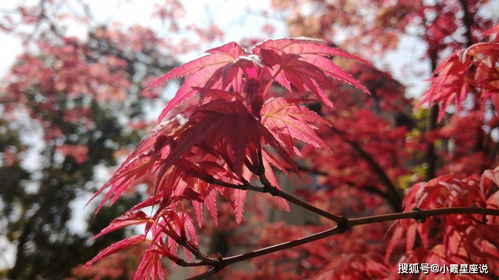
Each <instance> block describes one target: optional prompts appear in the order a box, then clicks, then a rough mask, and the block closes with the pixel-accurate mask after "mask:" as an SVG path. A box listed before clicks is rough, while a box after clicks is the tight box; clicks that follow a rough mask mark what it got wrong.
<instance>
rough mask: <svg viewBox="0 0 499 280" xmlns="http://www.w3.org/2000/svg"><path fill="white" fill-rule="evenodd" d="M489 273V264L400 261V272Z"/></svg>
mask: <svg viewBox="0 0 499 280" xmlns="http://www.w3.org/2000/svg"><path fill="white" fill-rule="evenodd" d="M430 272H431V273H435V274H438V273H441V274H447V273H448V274H488V273H489V267H488V265H487V264H442V265H439V264H429V263H399V264H398V274H420V273H424V274H429V273H430Z"/></svg>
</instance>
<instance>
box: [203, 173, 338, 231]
mask: <svg viewBox="0 0 499 280" xmlns="http://www.w3.org/2000/svg"><path fill="white" fill-rule="evenodd" d="M203 180H204V181H206V182H207V183H210V184H216V185H219V186H222V187H226V188H231V189H238V190H252V191H256V192H261V193H269V194H271V195H273V196H278V197H281V198H283V199H285V200H287V201H289V202H291V203H293V204H295V205H297V206H299V207H302V208H304V209H307V210H309V211H311V212H313V213H316V214H318V215H320V216H323V217H325V218H328V219H330V220H332V221H334V222H336V223H343V222H344V218H343V217H340V216H336V215H333V214H331V213H329V212H326V211H324V210H322V209H319V208H317V207H315V206H313V205H311V204H308V203H307V202H305V201H302V200H300V199H298V198H296V197H294V196H292V195H289V194H287V193H285V192H283V191H281V190H279V189H278V188H276V187H274V186H272V185H271V184H270V182H269V181H268V180H267V178H265V176H264V175H261V176H260V181H261V182H262V184H263V187H257V186H254V185H251V184H249V183H248V182H245V184H244V185H238V184H231V183H227V182H224V181H221V180H218V179H215V178H213V177H208V178H204V179H203Z"/></svg>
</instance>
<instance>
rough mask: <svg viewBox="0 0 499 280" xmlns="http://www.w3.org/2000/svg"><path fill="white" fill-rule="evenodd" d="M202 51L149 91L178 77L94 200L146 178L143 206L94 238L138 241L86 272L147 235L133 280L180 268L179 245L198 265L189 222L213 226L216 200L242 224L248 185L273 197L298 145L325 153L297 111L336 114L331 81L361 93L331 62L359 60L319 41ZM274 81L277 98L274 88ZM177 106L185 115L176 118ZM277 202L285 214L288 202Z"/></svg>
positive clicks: (315, 121) (310, 118) (308, 118)
mask: <svg viewBox="0 0 499 280" xmlns="http://www.w3.org/2000/svg"><path fill="white" fill-rule="evenodd" d="M207 53H208V55H206V56H203V57H201V58H199V59H196V60H193V61H191V62H188V63H186V64H184V65H182V66H180V67H178V68H175V69H173V70H171V71H170V72H168V73H167V74H165V75H163V76H162V77H160V78H158V79H157V80H156V81H153V82H152V83H151V84H150V85H149V89H151V88H153V87H156V86H158V85H160V84H161V83H162V82H163V81H166V80H170V79H175V78H179V77H185V82H184V83H183V85H182V86H181V87H180V89H179V90H178V91H177V94H176V95H175V97H174V98H173V99H172V100H171V101H170V102H169V103H168V105H167V106H166V107H165V108H164V110H163V112H162V113H161V115H160V116H159V119H158V126H157V127H156V128H155V130H154V132H152V133H151V134H150V135H149V136H147V137H146V138H145V139H144V140H142V141H141V143H140V144H139V145H138V146H137V148H136V149H135V151H134V152H133V153H132V154H131V155H130V156H128V158H127V159H126V160H125V161H124V162H123V163H122V164H121V166H120V167H119V168H118V169H117V170H116V172H115V173H114V175H113V176H112V178H111V179H110V180H109V181H108V182H107V183H106V184H105V185H104V186H103V187H102V188H101V189H100V190H99V191H98V192H97V193H96V194H95V195H94V197H96V196H97V195H99V194H101V193H105V196H104V198H103V199H102V202H101V203H100V206H99V208H98V209H100V208H101V207H102V206H103V205H104V203H105V202H106V201H110V203H111V204H112V203H114V202H116V200H117V199H118V198H119V197H120V196H121V195H122V194H123V193H124V192H125V191H127V189H129V188H132V187H133V186H135V185H136V183H137V181H139V180H142V179H143V178H145V177H148V178H150V181H151V182H152V184H151V186H150V187H151V188H150V194H151V196H150V198H148V199H146V200H145V201H143V202H141V203H139V204H137V205H136V206H135V207H133V208H132V209H130V210H129V211H127V212H126V213H125V214H124V215H123V216H122V217H119V218H117V219H116V220H115V221H113V222H112V223H111V224H110V225H109V226H108V227H107V228H105V229H103V230H102V231H101V233H99V234H98V235H97V236H95V237H94V238H97V237H99V236H102V235H104V234H106V233H109V232H111V231H114V230H118V229H121V228H123V227H126V226H130V225H144V226H145V234H144V235H139V236H134V237H130V238H128V239H125V240H124V241H120V242H119V243H116V244H114V245H112V246H111V247H109V248H108V249H106V250H104V251H102V252H101V253H100V254H99V255H97V256H96V257H95V258H94V259H92V260H90V261H89V262H88V263H87V266H88V265H91V264H93V263H94V262H96V261H98V260H99V259H101V258H102V257H104V256H106V255H109V254H111V253H113V252H116V251H117V250H121V249H123V248H125V247H129V246H132V245H134V244H137V243H140V242H143V241H145V240H146V237H148V238H149V239H150V240H151V243H150V245H149V247H148V249H147V251H146V253H145V255H144V256H143V257H142V260H141V262H140V265H139V268H138V270H137V274H136V277H139V278H140V277H142V276H144V275H156V276H158V277H159V276H160V275H162V273H161V272H159V270H160V269H161V257H162V256H166V257H168V258H170V259H171V260H173V261H174V262H179V259H178V258H177V257H176V254H177V248H178V246H179V245H180V246H182V247H184V248H185V251H186V254H187V255H188V256H190V255H191V254H195V255H196V257H199V256H198V254H199V251H198V248H197V247H198V240H197V236H196V230H195V224H197V225H198V227H201V226H202V224H203V214H202V212H203V209H204V208H207V209H208V212H209V213H210V215H211V218H212V219H213V221H214V222H215V224H216V223H217V199H218V196H222V197H223V198H224V199H226V200H227V201H229V202H230V204H231V205H232V207H233V209H234V214H235V219H236V221H237V222H240V221H241V219H242V216H243V211H244V202H245V199H246V192H247V189H248V188H249V186H252V185H250V182H252V180H253V179H260V180H261V182H262V183H263V184H264V186H262V187H255V186H252V187H253V188H259V189H261V190H268V191H269V192H270V191H272V189H273V188H279V185H278V182H277V180H276V179H275V175H274V171H273V170H274V169H277V170H281V171H282V172H285V173H287V172H288V171H296V170H297V167H296V165H295V162H294V158H295V157H297V156H300V155H301V153H300V151H299V149H298V148H297V145H298V143H299V142H302V143H308V144H310V145H312V146H314V147H316V148H323V149H327V146H326V144H325V143H324V142H323V141H322V140H321V138H320V137H319V136H318V135H317V133H316V131H317V128H318V127H319V126H327V125H328V121H327V120H326V119H324V118H322V117H320V116H319V115H317V114H316V113H314V112H313V111H311V110H309V109H308V108H307V107H305V106H304V105H303V104H304V103H306V102H310V101H313V100H319V101H320V102H321V103H322V104H324V105H325V106H327V107H329V108H333V104H332V102H331V101H330V100H329V98H328V96H327V94H326V91H327V90H328V89H333V88H335V87H336V83H335V81H334V80H335V79H336V80H340V81H342V82H346V83H349V84H351V85H354V86H355V87H357V88H359V89H360V90H361V91H364V92H366V93H367V92H368V90H367V89H366V88H365V87H364V86H362V85H361V84H360V83H359V82H358V81H357V80H355V79H354V78H352V77H351V76H350V75H349V74H347V73H346V72H344V71H343V70H341V68H340V67H338V66H337V65H335V64H334V63H333V62H332V61H331V59H330V56H342V57H347V58H350V59H355V60H358V61H363V60H361V59H360V58H357V57H354V56H352V55H350V54H348V53H345V52H343V51H341V50H339V49H336V48H333V47H330V46H328V45H327V44H325V43H323V42H321V41H316V40H309V39H280V40H268V41H265V42H263V43H261V44H258V45H257V46H255V47H254V48H253V49H252V51H251V52H246V51H245V50H243V49H242V48H241V47H240V46H239V45H238V44H236V43H228V44H226V45H223V46H221V47H218V48H214V49H211V50H208V51H207ZM274 83H277V84H279V85H280V86H281V90H275V89H274V87H273V84H274ZM194 95H196V96H195V98H194ZM185 104H188V105H187V106H185ZM181 105H184V106H185V109H180V110H179V111H177V112H174V109H176V107H178V106H181ZM174 114H176V115H175V117H172V116H173V115H174ZM266 188H267V189H266ZM278 199H279V198H278ZM280 200H281V201H280V204H281V205H282V207H283V208H285V209H286V208H287V205H286V202H285V201H284V200H282V199H280ZM186 202H190V203H189V204H190V205H189V204H188V203H186ZM146 207H147V208H150V209H152V212H151V214H150V215H148V214H146V213H145V212H144V211H142V210H141V209H144V208H146ZM194 217H196V220H197V223H196V222H195V221H194Z"/></svg>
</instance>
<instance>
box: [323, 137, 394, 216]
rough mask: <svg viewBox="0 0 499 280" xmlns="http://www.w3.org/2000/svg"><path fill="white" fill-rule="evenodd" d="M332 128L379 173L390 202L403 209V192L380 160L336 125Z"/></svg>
mask: <svg viewBox="0 0 499 280" xmlns="http://www.w3.org/2000/svg"><path fill="white" fill-rule="evenodd" d="M331 130H332V131H333V132H334V133H336V134H337V135H338V136H340V137H341V138H342V140H343V141H345V142H346V143H347V144H348V145H350V147H352V149H354V150H355V151H356V152H357V153H358V154H359V155H360V156H361V157H362V158H363V159H364V160H365V161H366V162H367V163H368V164H369V166H370V167H371V169H372V170H373V171H374V173H376V175H378V178H379V179H380V180H381V182H382V183H383V185H384V186H385V187H386V190H387V195H388V196H389V200H388V202H389V203H390V205H391V206H392V207H393V209H394V210H395V211H397V212H400V211H402V194H401V193H400V192H399V190H398V188H397V186H395V184H394V183H393V182H392V180H391V179H390V177H388V175H387V174H386V173H385V171H384V170H383V168H381V166H380V165H379V164H378V162H377V161H376V160H375V159H374V158H373V157H372V156H371V155H370V154H369V153H368V152H366V151H365V150H364V149H362V147H361V146H360V145H359V144H358V143H356V142H354V141H351V140H349V139H347V138H346V137H345V133H344V132H343V131H341V130H339V129H337V128H335V127H331Z"/></svg>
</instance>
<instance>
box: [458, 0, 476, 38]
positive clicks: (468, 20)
mask: <svg viewBox="0 0 499 280" xmlns="http://www.w3.org/2000/svg"><path fill="white" fill-rule="evenodd" d="M459 4H460V5H461V9H462V10H463V25H464V30H465V32H464V37H465V38H466V42H465V44H466V47H469V46H471V45H472V44H473V36H472V35H471V25H472V24H473V16H472V15H471V14H470V11H469V9H468V3H466V0H459Z"/></svg>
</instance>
